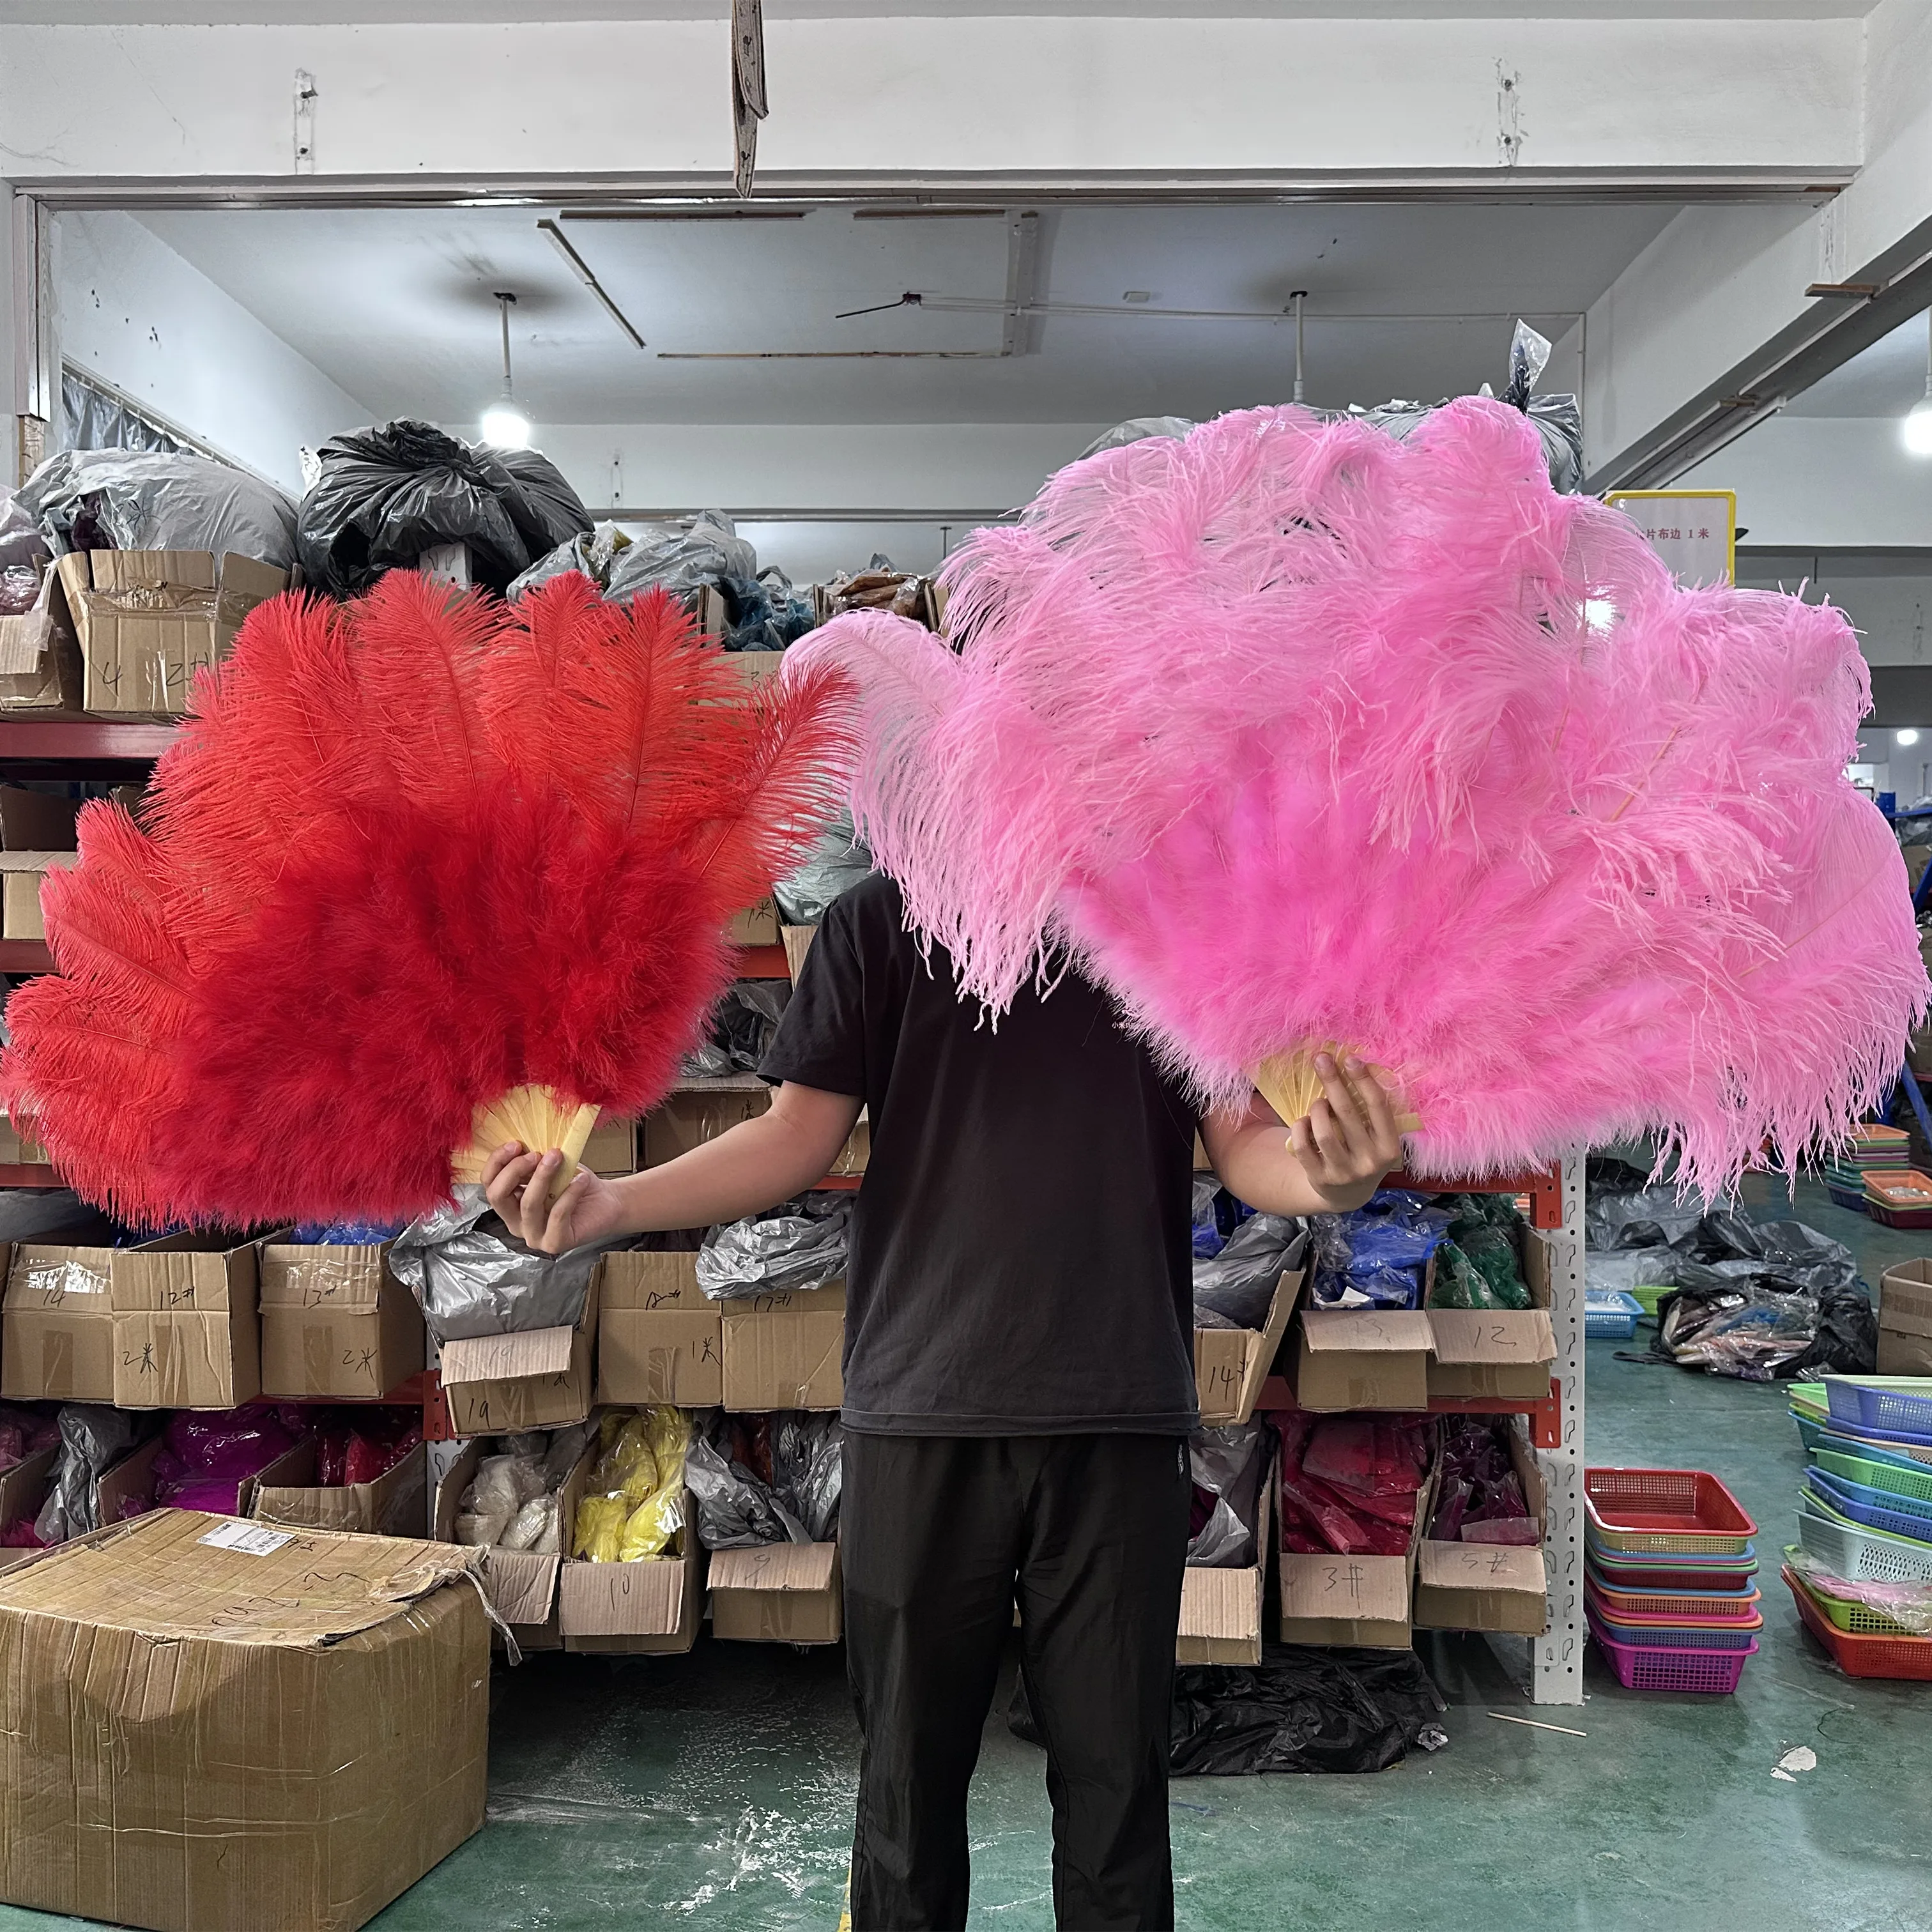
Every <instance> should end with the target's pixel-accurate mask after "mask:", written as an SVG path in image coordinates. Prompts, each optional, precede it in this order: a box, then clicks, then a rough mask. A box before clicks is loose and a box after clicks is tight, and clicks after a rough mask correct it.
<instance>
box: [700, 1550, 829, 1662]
mask: <svg viewBox="0 0 1932 1932" xmlns="http://www.w3.org/2000/svg"><path fill="white" fill-rule="evenodd" d="M844 1629H845V1604H844V1580H843V1579H842V1577H841V1575H840V1574H839V1568H838V1544H835V1543H761V1544H758V1545H757V1547H755V1548H754V1549H750V1550H713V1551H712V1553H711V1634H712V1636H713V1637H722V1638H724V1639H726V1640H728V1641H730V1642H732V1643H837V1642H838V1640H839V1638H840V1637H841V1636H842V1635H843V1634H844Z"/></svg>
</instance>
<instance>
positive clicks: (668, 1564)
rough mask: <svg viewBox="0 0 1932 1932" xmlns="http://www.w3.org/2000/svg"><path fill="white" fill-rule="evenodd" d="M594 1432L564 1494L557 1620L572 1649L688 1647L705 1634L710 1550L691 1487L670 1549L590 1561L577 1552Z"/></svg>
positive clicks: (651, 1651) (633, 1651)
mask: <svg viewBox="0 0 1932 1932" xmlns="http://www.w3.org/2000/svg"><path fill="white" fill-rule="evenodd" d="M597 1457H598V1440H597V1438H596V1436H595V1435H592V1437H591V1439H590V1440H589V1442H588V1443H587V1444H586V1445H585V1447H584V1451H583V1454H582V1456H580V1457H579V1458H578V1459H577V1466H576V1467H575V1468H574V1469H572V1470H571V1472H570V1475H568V1478H566V1479H565V1482H564V1485H563V1490H562V1496H561V1497H560V1498H559V1503H558V1510H557V1523H558V1531H559V1538H560V1540H561V1541H562V1544H563V1549H564V1559H563V1562H562V1565H561V1566H560V1567H559V1570H558V1571H557V1579H556V1620H557V1628H558V1630H559V1631H560V1632H561V1633H562V1637H563V1647H564V1649H565V1650H580V1651H591V1652H615V1653H618V1654H620V1655H646V1656H650V1655H658V1656H670V1655H680V1654H682V1652H685V1651H687V1650H688V1649H691V1646H692V1645H693V1644H694V1643H696V1642H697V1626H698V1624H699V1622H700V1620H701V1617H702V1613H703V1601H704V1599H703V1585H704V1551H703V1547H702V1546H701V1545H700V1544H699V1542H698V1541H697V1532H696V1530H695V1529H694V1527H693V1526H694V1524H695V1523H696V1522H697V1513H696V1511H694V1509H693V1508H692V1507H691V1497H690V1495H689V1493H688V1492H687V1493H685V1499H684V1523H683V1526H682V1528H681V1529H679V1531H678V1532H677V1535H676V1537H675V1538H674V1539H673V1541H672V1544H671V1547H670V1553H668V1554H667V1555H665V1556H654V1557H647V1558H646V1559H644V1560H643V1562H637V1563H591V1562H584V1561H583V1560H581V1559H578V1558H576V1557H574V1556H571V1555H570V1553H569V1552H570V1550H571V1540H572V1537H573V1535H574V1530H575V1526H576V1523H577V1505H578V1504H579V1503H580V1502H582V1501H583V1493H584V1490H585V1488H586V1485H587V1484H588V1483H589V1478H590V1472H591V1471H592V1469H594V1468H595V1466H596V1463H597Z"/></svg>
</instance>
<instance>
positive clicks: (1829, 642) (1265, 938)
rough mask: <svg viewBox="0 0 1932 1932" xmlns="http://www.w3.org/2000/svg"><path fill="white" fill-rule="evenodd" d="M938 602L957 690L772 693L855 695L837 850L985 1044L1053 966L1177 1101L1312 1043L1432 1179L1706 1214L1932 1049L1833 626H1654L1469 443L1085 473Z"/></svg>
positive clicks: (1733, 603)
mask: <svg viewBox="0 0 1932 1932" xmlns="http://www.w3.org/2000/svg"><path fill="white" fill-rule="evenodd" d="M949 578H950V585H951V587H952V589H953V602H952V606H951V609H952V620H953V628H954V631H955V634H956V637H958V638H959V640H960V641H961V643H962V649H961V652H960V653H959V655H957V656H956V655H953V652H951V651H950V650H949V649H947V646H945V644H944V643H942V642H941V640H938V639H936V638H934V637H932V636H930V635H929V634H928V633H926V632H925V631H922V630H920V629H919V627H917V626H916V625H911V624H909V623H907V622H904V620H902V619H894V618H890V617H886V616H880V615H879V614H877V613H853V615H851V616H846V617H842V618H839V619H835V620H834V621H833V622H832V623H831V624H829V625H827V626H826V627H825V628H824V629H823V630H821V631H818V632H817V633H815V634H814V635H813V636H812V637H811V638H809V639H808V640H806V641H805V643H802V644H801V645H800V646H798V647H797V648H796V649H794V650H793V652H792V653H791V654H790V660H789V661H788V663H787V672H786V675H787V676H796V675H799V674H801V673H803V672H804V671H805V670H808V668H809V667H811V666H813V665H814V664H823V663H825V662H826V661H831V662H833V663H836V664H839V665H841V666H842V667H844V668H845V669H847V670H849V671H850V672H851V673H853V676H854V677H855V679H856V681H857V682H858V683H859V686H860V688H861V690H862V694H863V701H864V704H865V718H866V729H867V742H868V752H867V755H866V757H865V760H864V761H863V763H862V768H861V771H860V774H859V779H858V781H857V784H856V790H855V793H854V807H855V811H856V817H857V820H858V823H859V829H860V830H861V832H862V833H863V835H865V837H866V838H868V841H870V843H871V846H872V849H873V850H874V853H876V854H877V856H878V858H879V860H880V863H881V864H882V865H883V866H884V867H885V868H886V870H887V871H889V872H891V873H892V874H893V876H894V877H895V878H896V879H897V880H898V882H899V883H900V885H901V889H903V891H904V896H905V901H906V904H907V910H908V914H909V916H910V918H911V919H912V920H913V923H914V924H915V925H916V926H917V927H918V929H919V931H920V932H922V934H923V935H926V937H927V938H929V939H932V940H935V941H938V942H940V943H941V944H943V945H944V947H946V948H947V950H949V952H950V953H951V954H952V956H953V959H954V961H955V962H956V964H957V965H958V967H959V971H960V974H961V977H962V983H963V984H964V986H965V988H966V989H967V990H968V992H970V993H971V994H973V995H977V997H979V998H981V999H983V1000H984V1001H986V1003H987V1004H989V1006H991V1007H992V1008H993V1009H994V1010H995V1011H996V1012H997V1011H998V1010H1001V1009H1002V1008H1003V1007H1005V1006H1006V1005H1007V1004H1008V1003H1009V1002H1010V1001H1011V999H1012V998H1013V995H1014V994H1015V993H1016V992H1017V990H1018V989H1019V987H1020V986H1021V985H1022V984H1023V983H1025V980H1027V978H1028V977H1029V975H1031V974H1037V973H1040V972H1041V971H1043V970H1045V968H1046V962H1047V959H1048V958H1049V954H1050V953H1051V951H1052V949H1053V948H1054V947H1056V946H1059V945H1064V946H1067V947H1070V948H1071V949H1072V950H1073V952H1074V953H1075V954H1076V956H1079V957H1080V958H1081V959H1082V961H1083V962H1084V963H1085V965H1087V967H1088V969H1089V970H1090V971H1092V972H1094V974H1096V975H1097V977H1100V979H1101V980H1103V981H1104V982H1105V983H1107V984H1108V985H1109V986H1111V987H1112V989H1113V990H1114V992H1115V994H1116V995H1117V997H1118V998H1119V999H1120V1000H1121V1003H1122V1005H1123V1007H1124V1008H1125V1010H1127V1013H1128V1014H1129V1015H1130V1017H1131V1019H1133V1022H1135V1024H1136V1025H1137V1026H1139V1028H1142V1030H1143V1031H1145V1034H1147V1036H1148V1038H1149V1039H1150V1040H1151V1042H1152V1043H1153V1044H1154V1046H1155V1047H1156V1049H1157V1051H1158V1052H1160V1054H1161V1055H1162V1056H1163V1058H1164V1059H1165V1060H1166V1061H1167V1062H1168V1063H1169V1064H1171V1065H1172V1067H1174V1068H1175V1070H1178V1072H1179V1073H1181V1074H1183V1075H1184V1076H1185V1077H1186V1078H1187V1080H1188V1081H1189V1082H1190V1085H1191V1086H1192V1088H1193V1090H1194V1091H1195V1092H1196V1094H1197V1095H1198V1097H1199V1098H1201V1099H1202V1100H1203V1101H1204V1102H1207V1103H1220V1104H1228V1103H1238V1102H1241V1101H1243V1100H1245V1098H1246V1096H1247V1092H1248V1090H1249V1084H1250V1073H1251V1070H1253V1068H1254V1067H1256V1066H1257V1065H1258V1064H1259V1063H1260V1062H1261V1061H1264V1060H1265V1059H1267V1058H1270V1057H1271V1056H1273V1055H1277V1054H1280V1053H1283V1052H1292V1051H1294V1050H1295V1049H1304V1048H1307V1047H1310V1046H1316V1045H1319V1044H1320V1043H1323V1042H1326V1041H1329V1040H1343V1041H1346V1042H1347V1043H1349V1044H1350V1045H1352V1046H1355V1047H1356V1048H1358V1049H1360V1050H1361V1051H1363V1052H1365V1053H1367V1054H1369V1055H1371V1056H1373V1057H1374V1058H1378V1059H1380V1060H1382V1061H1386V1062H1387V1063H1388V1064H1391V1066H1393V1067H1395V1068H1396V1069H1397V1070H1398V1072H1399V1073H1400V1074H1401V1076H1402V1077H1403V1082H1404V1085H1405V1094H1406V1100H1407V1102H1408V1103H1409V1105H1410V1106H1412V1107H1413V1108H1414V1109H1415V1112H1418V1114H1420V1115H1421V1118H1422V1121H1423V1128H1422V1130H1421V1133H1419V1134H1418V1136H1416V1137H1415V1145H1414V1150H1413V1151H1414V1154H1415V1158H1417V1159H1418V1160H1419V1161H1421V1162H1422V1163H1424V1164H1426V1165H1427V1166H1428V1167H1430V1169H1433V1170H1435V1171H1437V1172H1470V1173H1487V1172H1498V1171H1501V1170H1504V1169H1509V1168H1511V1167H1514V1166H1518V1165H1520V1164H1521V1163H1523V1162H1526V1161H1530V1160H1542V1159H1544V1158H1547V1157H1550V1156H1552V1155H1553V1154H1557V1153H1559V1152H1561V1151H1563V1150H1565V1148H1569V1147H1572V1146H1574V1145H1580V1144H1588V1143H1593V1142H1604V1141H1605V1140H1608V1139H1614V1138H1617V1137H1619V1136H1623V1135H1626V1134H1634V1133H1641V1132H1646V1131H1651V1132H1656V1133H1660V1134H1661V1135H1662V1136H1664V1138H1665V1139H1666V1141H1667V1142H1668V1143H1672V1144H1674V1145H1675V1146H1676V1148H1677V1149H1678V1150H1679V1152H1680V1153H1681V1155H1682V1160H1681V1163H1680V1169H1679V1171H1680V1172H1681V1174H1682V1176H1683V1178H1685V1181H1687V1183H1688V1184H1691V1185H1694V1186H1696V1187H1700V1188H1701V1189H1703V1190H1705V1191H1706V1192H1707V1193H1709V1192H1715V1191H1717V1190H1721V1189H1722V1188H1724V1187H1726V1186H1727V1185H1728V1184H1730V1183H1731V1182H1733V1181H1734V1180H1735V1178H1736V1175H1738V1174H1739V1172H1741V1171H1742V1169H1744V1168H1745V1167H1746V1166H1749V1165H1751V1164H1753V1163H1756V1162H1757V1160H1759V1159H1760V1151H1761V1149H1762V1148H1763V1145H1764V1143H1765V1142H1766V1140H1767V1139H1770V1140H1771V1141H1772V1142H1774V1143H1775V1146H1776V1148H1777V1149H1778V1154H1779V1158H1780V1159H1781V1160H1782V1161H1783V1162H1784V1163H1787V1164H1788V1163H1791V1162H1793V1161H1795V1160H1796V1159H1797V1158H1798V1157H1799V1155H1800V1154H1802V1153H1804V1152H1805V1151H1807V1150H1808V1149H1809V1148H1811V1147H1813V1146H1815V1145H1819V1144H1820V1143H1824V1144H1835V1143H1838V1142H1842V1141H1843V1139H1846V1137H1847V1136H1848V1135H1849V1133H1850V1131H1851V1129H1852V1126H1853V1124H1855V1122H1856V1121H1857V1120H1858V1118H1860V1117H1861V1115H1862V1114H1863V1113H1864V1112H1865V1111H1866V1110H1867V1109H1869V1107H1870V1105H1871V1104H1872V1103H1873V1101H1874V1100H1876V1098H1877V1097H1878V1096H1879V1094H1880V1093H1881V1092H1882V1090H1883V1088H1884V1087H1885V1085H1886V1084H1887V1083H1888V1081H1889V1080H1890V1079H1891V1077H1892V1076H1893V1075H1894V1073H1895V1072H1896V1070H1897V1067H1898V1065H1899V1064H1900V1061H1901V1059H1902V1057H1903V1051H1904V1046H1905V1042H1906V1036H1907V1034H1908V1033H1909V1031H1910V1029H1911V1028H1912V1026H1913V1025H1915V1023H1916V1022H1917V1021H1918V1019H1920V1018H1921V1016H1922V1015H1923V1014H1924V1011H1925V1010H1926V1006H1927V991H1928V989H1927V982H1926V976H1925V973H1924V968H1923V967H1922V965H1921V963H1920V959H1919V954H1918V942H1917V935H1916V932H1915V926H1914V922H1913V917H1912V910H1911V906H1910V903H1909V895H1908V894H1907V892H1906V886H1905V875H1904V869H1903V862H1902V860H1901V859H1900V855H1899V853H1898V850H1897V845H1896V843H1895V841H1894V840H1893V838H1892V837H1891V833H1890V831H1889V829H1888V827H1887V826H1886V825H1885V821H1884V820H1882V818H1881V817H1879V814H1877V812H1876V811H1875V810H1874V809H1873V807H1872V806H1871V805H1870V802H1868V801H1867V800H1866V799H1864V798H1863V797H1861V796H1860V795H1859V794H1858V793H1857V792H1855V790H1853V789H1852V787H1851V786H1850V785H1849V784H1848V783H1847V782H1846V779H1845V778H1844V776H1843V767H1844V765H1845V763H1846V760H1847V758H1848V757H1849V756H1850V755H1851V752H1852V746H1853V745H1854V743H1855V733H1856V727H1857V724H1858V719H1859V718H1860V717H1861V715H1863V713H1864V711H1865V709H1867V706H1868V701H1869V687H1868V682H1867V677H1866V673H1865V669H1864V663H1863V661H1862V659H1861V658H1860V656H1859V654H1858V648H1857V643H1856V640H1855V638H1854V637H1853V635H1852V631H1851V629H1850V627H1849V625H1848V624H1846V622H1845V620H1844V618H1843V616H1842V614H1841V613H1839V612H1838V611H1836V610H1832V609H1829V607H1815V606H1808V605H1806V604H1803V603H1802V602H1800V601H1799V600H1797V599H1796V598H1787V597H1780V596H1774V595H1769V594H1768V593H1765V592H1754V591H1741V590H1735V589H1729V588H1721V589H1706V590H1697V591H1685V590H1683V589H1679V587H1678V586H1676V583H1674V582H1673V580H1672V579H1671V578H1670V575H1669V574H1668V573H1667V571H1665V570H1664V567H1663V565H1661V563H1660V562H1658V559H1656V558H1655V556H1653V555H1652V553H1651V552H1650V551H1649V550H1648V549H1647V548H1646V547H1645V545H1644V544H1643V541H1642V539H1641V538H1640V535H1639V534H1638V532H1637V530H1636V528H1635V526H1634V525H1632V524H1631V523H1630V522H1629V520H1628V519H1627V518H1625V517H1622V516H1621V515H1619V514H1617V513H1616V512H1615V511H1610V510H1608V509H1607V508H1604V506H1603V505H1601V504H1599V503H1598V502H1595V501H1593V500H1591V499H1585V498H1581V497H1576V496H1559V495H1557V494H1556V493H1555V492H1554V491H1553V490H1552V489H1551V488H1550V485H1549V483H1548V481H1547V476H1546V475H1545V473H1544V469H1543V466H1542V462H1541V455H1540V452H1539V450H1538V445H1537V442H1536V439H1535V435H1534V434H1533V432H1532V431H1530V429H1529V426H1528V425H1526V422H1524V420H1523V418H1522V417H1521V416H1520V415H1518V414H1517V413H1516V412H1515V411H1514V410H1511V409H1509V408H1508V407H1505V406H1503V405H1502V404H1495V403H1491V402H1488V401H1481V400H1477V399H1469V400H1467V401H1464V402H1462V403H1460V404H1456V405H1454V406H1453V407H1451V408H1449V409H1448V410H1444V411H1442V412H1441V413H1439V414H1438V415H1437V416H1435V417H1433V419H1430V421H1429V422H1427V424H1425V425H1424V426H1423V427H1422V428H1420V429H1419V430H1418V431H1416V432H1415V434H1413V435H1412V436H1411V437H1409V440H1407V441H1406V443H1396V442H1394V440H1392V439H1390V438H1388V437H1385V435H1383V434H1382V433H1380V432H1379V431H1376V430H1373V429H1371V428H1367V427H1366V426H1364V425H1360V424H1354V423H1348V422H1340V423H1333V422H1326V421H1324V420H1323V419H1319V418H1317V417H1316V416H1313V415H1311V414H1309V413H1306V412H1304V411H1301V410H1293V409H1270V410H1250V411H1247V412H1244V413H1239V414H1237V415H1234V416H1224V417H1223V418H1221V419H1219V420H1218V421H1217V422H1213V423H1210V424H1208V425H1205V426H1203V427H1202V428H1200V429H1198V430H1196V431H1194V432H1193V434H1191V435H1190V436H1189V437H1187V438H1186V439H1185V440H1180V441H1175V440H1165V439H1152V440H1148V441H1145V442H1142V443H1134V444H1130V445H1129V446H1127V447H1126V448H1124V449H1116V450H1111V451H1108V452H1104V453H1103V454H1102V455H1099V456H1097V457H1094V458H1090V459H1089V460H1087V461H1085V462H1082V463H1076V464H1075V465H1074V466H1072V467H1071V468H1070V469H1066V470H1064V471H1062V472H1061V473H1060V474H1059V475H1057V476H1056V477H1055V478H1053V479H1052V481H1050V482H1049V484H1048V485H1047V487H1046V490H1044V491H1043V493H1042V494H1041V496H1040V499H1038V501H1037V502H1035V504H1034V505H1033V506H1032V507H1031V509H1030V510H1029V511H1028V513H1027V514H1026V516H1025V518H1024V519H1023V520H1022V522H1021V523H1019V526H1017V527H1015V528H1010V529H989V530H986V531H983V532H980V534H979V535H977V536H976V537H975V538H974V540H973V541H971V543H970V544H968V545H967V546H966V547H965V548H964V549H963V550H962V551H961V552H960V553H959V554H958V555H957V556H956V558H955V559H954V561H953V563H952V564H951V565H950V566H949Z"/></svg>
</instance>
